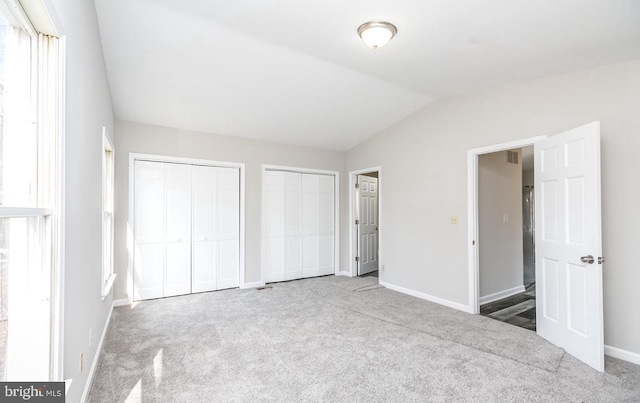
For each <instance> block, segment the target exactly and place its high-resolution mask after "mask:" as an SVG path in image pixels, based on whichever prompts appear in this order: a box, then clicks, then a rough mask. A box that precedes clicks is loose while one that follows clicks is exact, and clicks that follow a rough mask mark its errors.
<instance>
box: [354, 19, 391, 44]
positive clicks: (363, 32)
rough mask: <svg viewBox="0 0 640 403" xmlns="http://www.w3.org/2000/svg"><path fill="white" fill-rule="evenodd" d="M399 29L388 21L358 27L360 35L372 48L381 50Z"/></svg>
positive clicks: (370, 22) (371, 22)
mask: <svg viewBox="0 0 640 403" xmlns="http://www.w3.org/2000/svg"><path fill="white" fill-rule="evenodd" d="M397 32H398V29H397V28H396V27H395V25H393V24H391V23H390V22H386V21H369V22H365V23H364V24H362V25H360V26H359V27H358V35H360V38H362V41H363V42H364V43H365V45H367V46H369V47H370V48H374V49H377V48H381V47H383V46H384V45H386V44H387V43H389V41H390V40H391V38H393V37H394V36H395V35H396V33H397Z"/></svg>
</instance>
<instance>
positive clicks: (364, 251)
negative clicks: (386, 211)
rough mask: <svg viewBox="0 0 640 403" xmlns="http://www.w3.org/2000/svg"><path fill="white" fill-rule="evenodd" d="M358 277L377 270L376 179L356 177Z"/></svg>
mask: <svg viewBox="0 0 640 403" xmlns="http://www.w3.org/2000/svg"><path fill="white" fill-rule="evenodd" d="M357 183H358V185H359V186H358V189H357V190H358V191H357V192H356V193H357V196H358V197H357V200H358V203H359V204H358V209H357V212H358V214H357V220H358V224H357V228H358V258H359V265H358V275H359V276H362V275H364V274H367V273H371V272H374V271H376V270H378V178H373V177H371V176H365V175H358V177H357Z"/></svg>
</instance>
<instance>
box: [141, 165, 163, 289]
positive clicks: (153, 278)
mask: <svg viewBox="0 0 640 403" xmlns="http://www.w3.org/2000/svg"><path fill="white" fill-rule="evenodd" d="M134 169H135V173H134V175H135V178H134V180H135V189H134V215H135V221H134V238H135V245H134V247H135V250H134V262H133V274H134V279H133V282H134V288H133V289H134V295H133V299H134V300H136V301H137V300H142V299H150V298H159V297H162V296H163V295H164V227H165V207H164V202H165V197H164V164H163V163H161V162H149V161H135V168H134Z"/></svg>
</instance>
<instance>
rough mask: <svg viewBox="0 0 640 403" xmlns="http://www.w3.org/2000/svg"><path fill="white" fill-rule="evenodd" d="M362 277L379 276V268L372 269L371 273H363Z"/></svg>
mask: <svg viewBox="0 0 640 403" xmlns="http://www.w3.org/2000/svg"><path fill="white" fill-rule="evenodd" d="M360 277H378V270H376V271H372V272H371V273H367V274H363V275H362V276H360Z"/></svg>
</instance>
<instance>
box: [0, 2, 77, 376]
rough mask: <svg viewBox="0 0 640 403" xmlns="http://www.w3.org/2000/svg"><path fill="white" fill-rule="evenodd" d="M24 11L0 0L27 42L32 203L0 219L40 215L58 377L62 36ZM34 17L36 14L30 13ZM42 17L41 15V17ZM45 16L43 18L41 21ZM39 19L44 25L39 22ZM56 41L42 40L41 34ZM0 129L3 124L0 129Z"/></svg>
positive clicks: (39, 8)
mask: <svg viewBox="0 0 640 403" xmlns="http://www.w3.org/2000/svg"><path fill="white" fill-rule="evenodd" d="M28 11H29V12H27V11H25V9H24V8H23V7H22V5H21V4H20V3H19V2H18V1H17V0H0V12H1V13H2V15H3V16H4V17H5V18H6V20H7V22H8V23H9V24H10V25H12V26H13V27H15V28H18V29H21V30H23V31H24V33H26V34H27V35H28V37H29V43H30V60H29V66H30V68H31V74H30V86H31V91H30V94H29V96H30V100H31V101H30V110H29V113H30V114H31V123H32V124H33V125H34V126H35V130H36V132H37V136H36V145H37V148H38V151H37V178H36V183H35V185H36V197H35V206H28V205H22V204H21V203H18V205H9V206H7V205H0V218H41V219H42V223H43V224H42V225H41V226H40V230H39V231H40V233H39V234H38V239H39V240H40V241H41V245H42V246H41V250H40V252H39V253H40V255H41V256H44V258H43V259H42V265H43V268H44V269H47V268H48V270H49V271H50V302H49V304H50V306H49V308H50V334H49V371H48V372H49V380H54V381H61V380H63V371H64V360H63V348H64V345H63V338H62V335H63V331H64V323H63V319H64V298H63V293H62V290H63V284H64V119H63V118H64V104H65V93H64V88H65V87H64V73H65V67H66V66H65V57H64V55H65V50H66V46H65V40H64V38H61V37H60V35H59V33H58V32H57V31H56V30H55V27H54V26H53V22H52V21H51V20H47V19H46V18H44V17H45V16H48V15H49V14H48V10H47V9H46V8H45V6H44V5H43V4H35V3H34V4H31V8H30V9H29V10H28ZM34 13H36V14H37V13H39V16H40V18H37V17H36V18H35V19H34V20H32V19H31V18H30V16H31V15H32V14H34ZM34 15H35V14H34ZM43 18H44V19H43ZM45 20H46V21H45ZM43 23H44V25H43ZM47 37H51V38H54V39H55V44H54V45H53V46H51V44H46V43H45V40H44V38H47ZM0 130H4V128H0Z"/></svg>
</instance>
